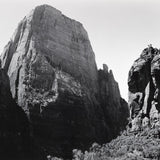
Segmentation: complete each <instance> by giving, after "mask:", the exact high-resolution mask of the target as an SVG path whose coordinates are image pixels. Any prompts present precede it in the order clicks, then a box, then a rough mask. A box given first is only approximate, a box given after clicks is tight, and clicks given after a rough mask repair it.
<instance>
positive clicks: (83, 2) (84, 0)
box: [0, 0, 160, 100]
mask: <svg viewBox="0 0 160 160" xmlns="http://www.w3.org/2000/svg"><path fill="white" fill-rule="evenodd" d="M42 4H49V5H51V6H53V7H55V8H57V9H58V10H60V11H62V13H63V14H64V15H66V16H68V17H70V18H72V19H75V20H77V21H80V22H81V23H82V24H83V26H84V27H85V29H86V30H87V32H88V35H89V39H90V41H91V44H92V48H93V51H94V53H95V56H96V62H97V66H98V68H102V64H104V63H105V64H107V65H108V67H109V69H112V71H113V74H114V77H115V80H116V81H117V82H118V84H119V88H120V92H121V96H122V97H123V98H125V99H126V100H128V86H127V78H128V72H129V69H130V68H131V66H132V64H133V62H134V60H136V59H137V58H138V57H139V55H140V54H141V52H142V50H143V49H144V48H146V47H147V46H148V44H152V45H153V47H156V48H159V47H160V1H159V0H0V22H1V23H0V54H1V53H2V51H3V48H4V46H5V45H6V44H7V43H8V41H9V40H10V38H11V36H12V35H13V33H14V30H15V29H16V27H17V25H18V23H19V22H20V21H21V20H22V19H23V17H24V16H25V15H27V14H28V13H29V12H30V11H31V10H32V9H34V8H35V7H36V6H37V5H42Z"/></svg>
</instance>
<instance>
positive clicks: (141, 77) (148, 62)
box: [128, 45, 160, 131]
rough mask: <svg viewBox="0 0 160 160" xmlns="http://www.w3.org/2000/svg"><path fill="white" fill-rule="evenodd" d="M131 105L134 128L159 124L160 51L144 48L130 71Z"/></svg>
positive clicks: (150, 47) (138, 128)
mask: <svg viewBox="0 0 160 160" xmlns="http://www.w3.org/2000/svg"><path fill="white" fill-rule="evenodd" d="M128 86H129V105H130V113H131V119H132V130H133V131H135V130H141V129H142V128H146V127H152V128H153V127H156V126H159V125H160V124H159V111H160V51H159V50H158V49H156V48H153V47H152V46H151V45H149V46H148V48H146V49H144V50H143V52H142V54H141V55H140V58H138V59H137V60H136V61H135V62H134V64H133V66H132V67H131V69H130V71H129V77H128Z"/></svg>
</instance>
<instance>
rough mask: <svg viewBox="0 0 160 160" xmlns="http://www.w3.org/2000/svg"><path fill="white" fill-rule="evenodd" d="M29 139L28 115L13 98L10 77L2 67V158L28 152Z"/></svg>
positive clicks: (0, 148) (0, 123)
mask: <svg viewBox="0 0 160 160" xmlns="http://www.w3.org/2000/svg"><path fill="white" fill-rule="evenodd" d="M28 140H29V123H28V120H27V117H26V115H25V113H24V111H23V110H22V108H20V107H19V106H17V104H16V103H15V101H14V100H13V99H12V95H11V92H10V87H9V78H8V76H7V74H6V73H5V71H4V70H3V69H2V68H0V142H1V143H0V159H5V158H9V157H10V158H15V157H16V156H18V157H20V156H21V155H25V154H26V153H28V151H29V148H28V147H29V141H28ZM18 157H16V158H18Z"/></svg>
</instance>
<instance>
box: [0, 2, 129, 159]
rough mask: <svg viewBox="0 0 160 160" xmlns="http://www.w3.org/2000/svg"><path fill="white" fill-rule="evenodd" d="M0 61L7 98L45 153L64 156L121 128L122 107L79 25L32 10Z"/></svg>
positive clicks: (56, 14) (49, 10)
mask: <svg viewBox="0 0 160 160" xmlns="http://www.w3.org/2000/svg"><path fill="white" fill-rule="evenodd" d="M1 59H2V67H3V68H4V69H5V70H6V71H7V72H8V75H9V78H10V85H11V92H12V96H13V97H14V99H15V100H16V101H17V103H18V104H19V105H20V106H21V107H22V108H23V110H24V111H25V113H26V114H27V116H28V118H29V120H30V122H31V126H32V127H31V128H32V134H33V137H34V138H35V139H36V142H37V143H38V144H39V145H40V146H42V148H44V149H45V150H47V152H48V153H49V154H52V155H61V156H65V157H67V156H68V155H70V154H71V150H72V149H73V148H81V149H85V148H87V147H88V146H90V144H91V143H92V142H94V141H96V142H99V143H104V142H106V141H109V140H111V139H112V138H113V137H115V136H116V135H117V134H118V133H119V132H120V130H122V129H123V128H124V127H125V125H126V118H127V114H126V113H127V111H128V108H127V103H126V102H125V101H124V100H123V99H121V97H120V93H119V89H118V84H117V82H115V80H114V78H113V75H112V73H111V72H110V73H109V72H108V71H106V66H104V68H105V69H104V70H100V71H98V70H97V66H96V62H95V56H94V53H93V51H92V47H91V45H90V41H89V39H88V35H87V32H86V31H85V29H84V28H83V26H82V24H81V23H79V22H77V21H75V20H72V19H70V18H68V17H66V16H64V15H63V14H62V13H61V12H60V11H58V10H57V9H55V8H53V7H51V6H48V5H43V6H38V7H36V8H35V9H34V10H33V11H32V12H31V13H30V14H29V15H28V16H26V17H25V18H24V19H23V20H22V21H21V22H20V24H19V26H18V28H17V30H16V31H15V34H14V35H13V37H12V39H11V41H10V42H9V43H8V44H7V46H6V47H5V49H4V52H3V54H2V56H1ZM123 112H124V113H125V114H123ZM122 115H123V118H121V116H122ZM113 125H115V126H113Z"/></svg>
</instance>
